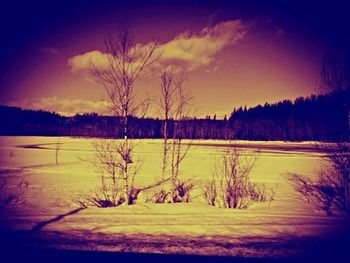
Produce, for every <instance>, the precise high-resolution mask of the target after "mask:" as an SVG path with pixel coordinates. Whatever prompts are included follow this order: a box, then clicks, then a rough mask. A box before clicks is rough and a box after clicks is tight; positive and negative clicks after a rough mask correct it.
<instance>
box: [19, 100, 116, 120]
mask: <svg viewBox="0 0 350 263" xmlns="http://www.w3.org/2000/svg"><path fill="white" fill-rule="evenodd" d="M20 104H21V105H18V103H17V106H20V107H24V108H30V109H35V110H45V111H51V112H57V113H59V114H61V115H65V116H73V115H75V114H76V113H92V112H95V113H98V114H103V115H111V114H112V112H111V111H110V110H109V108H108V106H109V103H108V102H107V101H103V100H100V101H91V100H81V99H61V98H57V97H49V98H41V99H39V100H37V101H32V102H22V103H20Z"/></svg>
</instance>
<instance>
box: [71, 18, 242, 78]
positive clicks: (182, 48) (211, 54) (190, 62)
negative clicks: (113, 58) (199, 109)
mask: <svg viewBox="0 0 350 263" xmlns="http://www.w3.org/2000/svg"><path fill="white" fill-rule="evenodd" d="M246 33H247V26H246V25H245V24H243V22H242V21H241V20H230V21H225V22H221V23H217V24H215V25H209V26H207V27H205V28H203V29H202V30H201V31H200V32H197V33H193V32H188V31H187V32H184V33H181V34H179V35H177V36H176V37H175V38H174V39H172V40H170V41H168V42H166V43H163V44H161V45H159V53H160V58H159V60H158V61H157V63H156V64H155V65H154V66H153V68H154V69H159V68H163V67H166V66H169V65H173V66H178V67H181V68H184V69H187V70H189V71H191V70H196V69H198V68H200V67H205V66H208V65H210V64H212V63H213V62H214V61H215V56H216V55H217V54H218V53H219V52H220V51H221V50H223V49H224V48H225V47H227V46H230V45H233V44H235V43H237V42H238V41H239V40H241V39H243V38H244V36H245V35H246ZM138 46H139V47H144V48H145V49H146V48H147V46H148V44H147V45H144V46H142V45H140V44H138ZM91 61H92V62H93V63H94V64H95V65H96V66H97V67H100V68H106V67H107V65H108V54H106V53H103V52H101V51H99V50H93V51H90V52H87V53H84V54H80V55H76V56H73V57H71V58H69V60H68V66H69V67H70V68H71V70H72V72H78V71H84V70H87V69H88V68H89V66H90V63H91Z"/></svg>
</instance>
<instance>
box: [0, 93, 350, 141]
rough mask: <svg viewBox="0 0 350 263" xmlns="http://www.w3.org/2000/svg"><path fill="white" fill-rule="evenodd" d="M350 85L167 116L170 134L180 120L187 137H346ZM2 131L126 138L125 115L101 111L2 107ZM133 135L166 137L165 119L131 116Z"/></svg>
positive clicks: (138, 136)
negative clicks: (217, 111)
mask: <svg viewBox="0 0 350 263" xmlns="http://www.w3.org/2000/svg"><path fill="white" fill-rule="evenodd" d="M349 101H350V91H349V89H345V90H340V91H335V92H331V93H327V94H323V95H311V96H309V97H299V98H297V99H295V100H294V101H291V100H283V101H280V102H277V103H272V104H271V103H265V104H264V105H258V106H255V107H250V108H247V107H239V108H235V109H233V111H232V113H231V114H230V116H229V117H228V118H227V117H226V116H225V118H224V119H217V118H216V116H215V115H214V116H209V115H208V116H206V117H205V118H196V117H192V116H187V117H185V118H183V119H182V120H172V119H170V120H169V121H168V133H169V134H168V136H169V137H173V135H174V134H173V130H174V125H175V124H177V123H179V122H181V129H180V132H177V135H176V136H179V137H181V138H182V139H226V140H232V139H239V140H266V141H268V140H283V141H307V140H316V141H335V142H337V141H346V140H348V139H349V109H350V107H349ZM0 120H1V123H2V125H1V127H0V135H37V136H82V137H101V138H121V137H122V136H123V125H122V118H121V117H118V116H117V117H115V116H102V115H98V114H96V113H85V114H76V115H75V116H71V117H67V116H61V115H59V114H57V113H53V112H47V111H42V110H28V109H21V108H18V107H9V106H0ZM129 124H130V126H129V131H128V133H129V135H130V138H163V134H162V133H163V125H164V121H163V120H162V119H159V118H137V117H133V116H129Z"/></svg>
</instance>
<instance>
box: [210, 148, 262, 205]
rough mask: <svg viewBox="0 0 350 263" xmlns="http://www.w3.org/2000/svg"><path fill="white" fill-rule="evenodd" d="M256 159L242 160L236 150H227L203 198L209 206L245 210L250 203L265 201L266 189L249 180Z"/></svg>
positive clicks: (246, 158) (217, 165) (247, 158)
mask: <svg viewBox="0 0 350 263" xmlns="http://www.w3.org/2000/svg"><path fill="white" fill-rule="evenodd" d="M255 162H256V157H245V158H242V157H241V156H240V154H239V153H238V151H237V150H236V149H233V150H231V151H230V150H228V151H227V152H226V153H225V154H224V155H223V156H222V158H221V160H220V161H219V162H218V163H217V164H216V166H215V168H214V172H213V173H212V179H211V180H210V181H209V182H207V184H205V186H204V189H203V196H204V198H205V199H206V201H207V202H208V204H209V205H212V206H219V207H226V208H237V209H242V208H247V207H248V206H249V205H250V204H251V203H252V202H265V201H266V200H267V195H266V187H265V185H260V184H257V183H253V182H251V180H250V175H251V171H252V169H253V168H254V165H255Z"/></svg>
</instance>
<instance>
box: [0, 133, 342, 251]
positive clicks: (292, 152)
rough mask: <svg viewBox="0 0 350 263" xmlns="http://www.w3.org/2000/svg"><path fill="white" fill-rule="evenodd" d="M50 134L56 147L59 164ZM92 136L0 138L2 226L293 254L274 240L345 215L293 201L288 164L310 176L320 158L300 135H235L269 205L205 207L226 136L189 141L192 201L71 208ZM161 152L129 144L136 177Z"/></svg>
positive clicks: (119, 247)
mask: <svg viewBox="0 0 350 263" xmlns="http://www.w3.org/2000/svg"><path fill="white" fill-rule="evenodd" d="M57 142H59V143H60V145H61V147H60V150H59V164H58V165H56V164H55V144H56V143H57ZM91 142H92V139H82V138H81V139H75V138H54V137H1V138H0V147H1V156H0V157H1V159H0V160H1V161H0V176H1V178H6V181H7V186H8V187H7V189H6V190H7V191H8V192H11V191H12V192H17V193H18V195H19V196H20V198H19V199H18V200H17V201H16V202H14V203H13V204H12V205H11V206H9V207H8V208H6V209H1V210H0V213H1V215H0V227H1V228H2V230H16V231H31V233H34V234H35V236H37V237H38V239H40V240H45V242H42V241H41V242H38V246H49V247H50V246H51V247H55V248H68V249H82V250H86V249H88V250H112V251H136V252H157V253H189V254H206V255H208V254H210V255H243V256H252V255H253V256H281V255H290V254H293V253H298V252H300V249H301V247H300V246H301V245H299V246H297V247H290V246H289V245H285V246H280V248H276V246H274V244H277V243H279V242H280V243H281V242H282V243H283V242H287V241H288V240H287V239H288V238H291V237H293V238H309V237H314V238H316V239H317V238H322V237H326V236H328V235H332V234H335V233H338V232H340V231H342V229H343V227H344V225H345V224H346V223H347V221H346V219H345V218H343V217H332V218H329V217H326V216H324V214H323V213H322V212H321V211H318V210H317V209H316V208H315V207H313V206H312V205H310V204H306V203H304V202H302V201H301V200H299V199H298V197H297V196H296V195H295V193H294V191H293V189H292V187H291V185H290V184H289V182H288V180H287V179H286V173H288V172H294V173H301V174H306V175H309V176H312V175H313V174H315V172H317V170H318V169H320V167H321V166H322V165H324V161H323V159H322V153H320V152H318V148H317V147H315V144H314V143H306V142H304V143H284V142H243V141H240V142H234V143H235V144H238V145H240V147H241V150H242V154H245V155H258V157H259V158H258V163H257V166H256V167H255V169H254V171H253V175H252V178H253V180H254V181H257V182H262V183H266V185H267V186H271V187H273V186H277V193H276V196H275V200H274V201H273V202H271V203H268V202H266V203H259V204H253V205H252V206H251V207H249V208H248V209H246V210H229V209H223V208H217V207H211V206H208V205H206V204H205V201H204V200H203V198H202V196H201V189H202V184H203V182H205V181H206V180H207V179H209V178H210V177H211V170H212V167H213V165H214V164H215V162H216V160H217V158H219V156H220V155H221V154H222V152H223V150H225V148H226V146H227V145H228V142H225V141H195V142H192V143H193V144H194V146H193V147H192V148H191V150H190V153H189V155H188V158H187V159H186V160H185V161H184V164H183V170H182V173H181V174H182V176H183V178H188V179H192V180H194V182H196V188H195V190H194V193H193V194H192V197H193V201H192V202H191V203H188V204H161V205H156V204H148V203H143V202H141V200H140V202H139V203H138V204H136V205H133V206H128V207H125V206H124V207H117V208H105V209H98V208H88V209H79V206H78V205H77V203H75V202H74V197H76V196H77V195H79V194H82V193H86V192H89V191H95V190H96V189H97V188H98V186H99V184H100V179H99V176H98V174H95V172H94V169H93V167H92V166H91V164H90V163H89V162H85V161H82V160H84V159H87V158H88V157H89V156H91V153H92V150H93V149H92V147H91ZM231 144H232V142H231ZM247 145H250V146H251V145H253V147H247ZM236 146H237V145H236ZM271 146H273V147H271ZM160 150H161V141H159V140H140V141H138V142H137V148H136V152H137V154H138V156H139V157H140V158H141V159H142V160H143V167H142V170H141V171H140V176H139V177H138V181H137V183H138V184H139V185H142V184H147V183H148V182H151V181H153V180H154V179H155V178H156V177H157V176H159V174H160V166H161V159H160V156H161V155H160ZM34 234H33V235H34ZM35 240H37V239H35ZM60 240H61V241H60ZM84 240H85V241H86V242H84ZM68 241H69V242H68ZM107 241H108V242H107ZM31 242H32V243H33V244H34V243H35V242H34V241H33V240H31ZM191 242H192V243H191ZM287 243H288V242H287ZM86 244H89V245H86ZM130 244H132V245H130ZM152 244H153V245H152ZM157 244H158V245H157ZM159 244H163V245H161V246H160V245H159ZM249 244H250V245H249ZM252 244H255V245H252ZM259 244H260V245H259Z"/></svg>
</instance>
